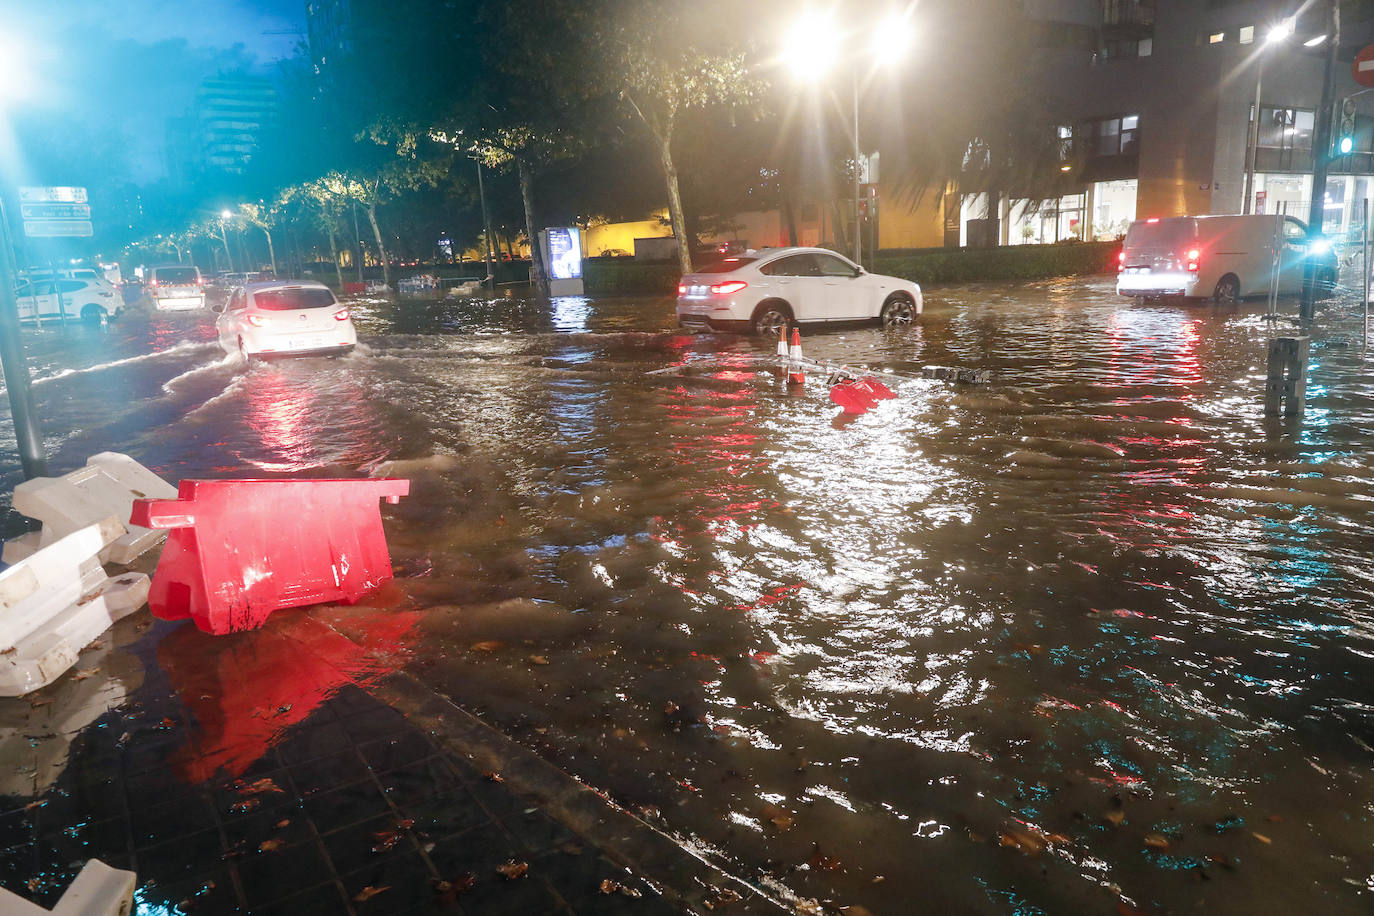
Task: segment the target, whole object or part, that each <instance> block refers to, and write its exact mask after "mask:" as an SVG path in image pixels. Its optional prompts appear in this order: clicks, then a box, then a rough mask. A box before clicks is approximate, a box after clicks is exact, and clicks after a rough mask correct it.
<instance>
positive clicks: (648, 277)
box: [582, 242, 1121, 296]
mask: <svg viewBox="0 0 1374 916" xmlns="http://www.w3.org/2000/svg"><path fill="white" fill-rule="evenodd" d="M1120 250H1121V243H1120V242H1059V243H1056V244H1053V245H1010V246H1007V247H1005V248H924V249H908V250H900V249H894V250H886V249H885V250H883V251H880V252H878V257H877V258H876V259H875V261H874V262H873V264H872V265H871V269H872V270H873V271H874V272H875V273H880V274H889V275H891V276H894V277H902V278H904V279H907V280H915V281H916V282H917V283H976V282H979V281H984V280H1043V279H1047V278H1049V277H1066V276H1073V275H1076V274H1100V273H1107V272H1109V271H1111V270H1114V269H1115V268H1116V253H1117V252H1118V251H1120ZM582 276H583V280H584V281H585V283H586V287H587V292H588V293H590V294H594V295H611V296H630V295H663V296H669V295H672V294H673V293H674V292H675V291H676V289H677V281H678V279H679V276H680V274H679V273H678V267H677V262H676V261H636V260H634V259H632V258H588V259H587V260H586V261H585V262H583V271H582Z"/></svg>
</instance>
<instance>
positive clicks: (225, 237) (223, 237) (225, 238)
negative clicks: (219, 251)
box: [219, 225, 234, 273]
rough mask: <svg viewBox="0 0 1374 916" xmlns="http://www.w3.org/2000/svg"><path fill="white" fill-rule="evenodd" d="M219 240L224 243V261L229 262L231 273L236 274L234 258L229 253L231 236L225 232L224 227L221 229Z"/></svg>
mask: <svg viewBox="0 0 1374 916" xmlns="http://www.w3.org/2000/svg"><path fill="white" fill-rule="evenodd" d="M219 240H220V241H221V242H223V243H224V260H226V261H228V262H229V272H230V273H233V272H234V256H233V255H232V254H230V253H229V236H228V235H226V234H225V232H224V226H223V225H221V226H220V227H219Z"/></svg>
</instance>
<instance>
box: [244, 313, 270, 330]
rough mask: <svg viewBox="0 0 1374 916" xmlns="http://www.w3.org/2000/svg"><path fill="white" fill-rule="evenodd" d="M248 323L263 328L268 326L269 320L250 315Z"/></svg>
mask: <svg viewBox="0 0 1374 916" xmlns="http://www.w3.org/2000/svg"><path fill="white" fill-rule="evenodd" d="M248 323H249V324H251V325H252V326H253V327H255V328H263V327H266V326H267V319H266V318H264V317H263V316H261V315H249V316H248Z"/></svg>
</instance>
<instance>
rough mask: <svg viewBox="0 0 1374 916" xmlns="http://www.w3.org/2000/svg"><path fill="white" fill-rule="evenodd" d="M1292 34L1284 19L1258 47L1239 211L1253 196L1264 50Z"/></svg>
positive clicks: (1246, 210) (1290, 23) (1290, 22)
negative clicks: (1252, 107) (1243, 198)
mask: <svg viewBox="0 0 1374 916" xmlns="http://www.w3.org/2000/svg"><path fill="white" fill-rule="evenodd" d="M1292 34H1293V20H1291V19H1285V20H1283V21H1282V22H1280V23H1279V24H1278V25H1276V26H1274V27H1273V28H1272V29H1270V30H1269V33H1268V34H1267V35H1265V36H1264V45H1263V46H1262V47H1261V48H1260V49H1259V62H1258V66H1257V68H1256V71H1255V108H1254V111H1253V112H1252V113H1251V117H1250V131H1249V136H1248V137H1247V138H1246V144H1245V201H1244V203H1242V205H1241V211H1240V212H1241V213H1244V214H1247V215H1248V214H1249V213H1250V206H1251V201H1252V200H1253V199H1254V196H1255V157H1256V154H1257V153H1258V151H1259V125H1260V87H1261V86H1262V85H1263V83H1264V58H1265V56H1266V55H1265V52H1266V51H1268V49H1269V47H1270V46H1271V45H1276V44H1278V43H1279V42H1281V41H1284V40H1285V39H1287V38H1288V36H1290V35H1292Z"/></svg>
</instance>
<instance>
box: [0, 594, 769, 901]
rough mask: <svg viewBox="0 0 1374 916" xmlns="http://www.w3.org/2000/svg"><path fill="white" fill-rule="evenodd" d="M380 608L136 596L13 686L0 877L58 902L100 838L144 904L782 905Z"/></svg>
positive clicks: (1, 793)
mask: <svg viewBox="0 0 1374 916" xmlns="http://www.w3.org/2000/svg"><path fill="white" fill-rule="evenodd" d="M377 620H378V621H379V623H378V626H379V628H380V629H379V630H374V631H372V632H369V633H368V634H367V635H366V637H365V638H363V639H357V636H356V634H354V635H355V638H354V639H348V638H345V637H344V636H343V635H341V634H340V633H339V632H338V631H336V630H335V629H333V628H332V627H331V626H329V625H328V624H327V623H324V622H322V621H320V620H318V619H316V618H315V617H312V616H311V615H310V614H309V612H306V611H289V612H281V613H280V614H279V615H275V616H274V618H273V620H272V622H270V623H269V625H268V626H267V627H266V628H264V629H263V630H260V631H256V632H254V633H250V634H239V635H237V636H231V637H222V638H219V639H216V638H214V637H210V636H207V635H205V634H201V633H199V632H198V631H196V630H195V629H194V627H193V626H191V625H190V623H189V622H184V623H183V624H179V625H178V624H170V623H164V622H161V621H155V620H153V619H152V618H151V617H150V615H148V613H147V612H146V611H142V612H140V613H138V614H135V615H133V616H131V617H130V618H127V619H125V620H123V621H121V622H120V623H119V624H117V625H116V626H115V628H113V629H112V630H111V631H110V632H109V633H107V634H106V635H105V637H103V638H102V640H101V641H100V642H98V643H97V644H95V645H94V646H92V647H91V648H89V649H88V650H87V651H86V652H84V653H83V655H82V658H81V661H80V662H79V663H78V665H77V666H76V668H75V669H73V671H72V672H70V673H68V675H66V676H64V677H63V678H62V679H61V680H60V681H58V683H56V684H54V685H53V686H52V687H49V688H46V689H45V690H42V691H39V692H37V693H35V694H32V695H30V696H29V697H26V698H23V699H18V700H11V699H3V700H0V886H3V887H4V888H6V889H8V890H11V891H13V892H15V893H18V894H20V895H21V896H24V897H27V898H29V899H31V900H33V901H35V902H37V903H39V904H40V905H43V906H45V907H51V906H52V905H53V903H54V902H55V901H56V900H57V898H58V897H60V896H61V893H62V891H63V890H64V889H65V888H66V886H67V885H68V884H69V883H70V881H71V879H72V878H73V877H74V876H75V874H76V873H77V872H78V871H79V870H80V868H81V865H82V864H83V863H84V862H85V860H86V859H88V858H99V859H101V860H103V861H104V862H106V863H107V864H110V865H113V866H115V867H118V868H127V869H132V870H133V871H135V872H136V873H137V875H138V892H137V896H136V912H138V913H147V914H154V913H156V914H217V913H233V912H249V913H254V914H257V913H264V914H269V913H270V914H276V913H283V914H285V913H289V914H291V916H308V914H315V913H321V914H324V913H331V914H332V913H352V914H374V913H375V914H383V913H387V914H399V913H427V912H443V913H449V914H452V913H466V914H483V916H502V914H542V913H564V914H582V913H596V914H619V913H626V914H668V913H680V912H703V913H704V912H710V911H724V912H727V913H741V914H742V913H766V912H783V909H782V908H780V907H778V906H777V905H776V904H775V903H773V902H772V901H770V900H768V899H767V898H765V897H763V896H761V895H759V894H757V893H756V892H754V891H753V890H752V889H751V888H749V887H748V886H747V885H745V884H743V883H741V882H738V881H736V880H735V879H732V878H730V877H729V876H727V875H725V874H724V873H722V872H720V871H718V870H717V869H715V868H713V867H711V866H709V865H707V864H706V863H704V862H702V861H701V860H700V859H698V858H696V857H695V856H693V855H691V854H689V853H687V852H686V851H685V850H683V849H682V848H681V847H680V846H678V845H677V844H676V843H674V842H672V841H671V840H670V839H668V838H667V837H665V836H663V835H662V834H660V833H659V832H658V831H656V830H654V829H652V828H651V827H649V826H647V825H645V824H643V823H642V822H640V821H638V820H637V819H635V818H633V817H632V816H630V815H629V814H627V813H625V812H624V811H622V810H620V809H619V808H616V807H614V806H613V805H611V804H610V803H609V802H607V801H605V800H604V799H603V798H601V797H600V796H599V795H597V794H596V793H594V792H592V791H591V790H589V789H588V788H586V787H585V786H583V785H582V784H581V783H579V782H577V781H576V780H575V779H573V778H572V777H570V776H568V775H567V774H566V773H563V772H562V771H561V770H558V769H557V768H555V767H553V766H552V765H551V764H549V763H548V762H547V761H544V760H543V759H542V758H540V757H538V756H537V755H535V754H534V753H533V752H531V751H528V750H527V749H525V748H523V747H522V746H520V745H518V744H516V743H515V742H513V741H511V740H510V739H508V738H506V737H505V736H504V735H502V734H500V733H499V732H496V731H495V730H493V729H491V728H489V727H487V726H486V725H484V724H482V723H481V722H480V721H479V720H477V719H476V718H474V717H472V716H470V715H469V714H467V713H466V712H464V711H463V710H461V709H459V708H458V707H456V706H454V705H453V704H451V703H449V702H447V701H446V700H445V699H443V698H442V697H439V696H437V695H435V694H434V693H432V692H431V691H429V690H428V689H427V688H425V687H424V686H423V685H422V684H421V683H420V682H418V681H416V680H415V679H413V678H411V677H410V676H408V675H406V674H404V673H399V672H397V671H395V670H393V669H392V668H390V667H388V665H386V664H385V663H384V659H385V652H384V647H385V645H386V643H387V640H386V636H387V633H386V628H387V627H388V626H403V625H405V613H404V612H400V613H397V614H393V615H391V616H389V617H387V616H382V615H379V616H378V617H377ZM369 642H372V643H374V644H372V645H368V643H369ZM379 659H382V661H379Z"/></svg>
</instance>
